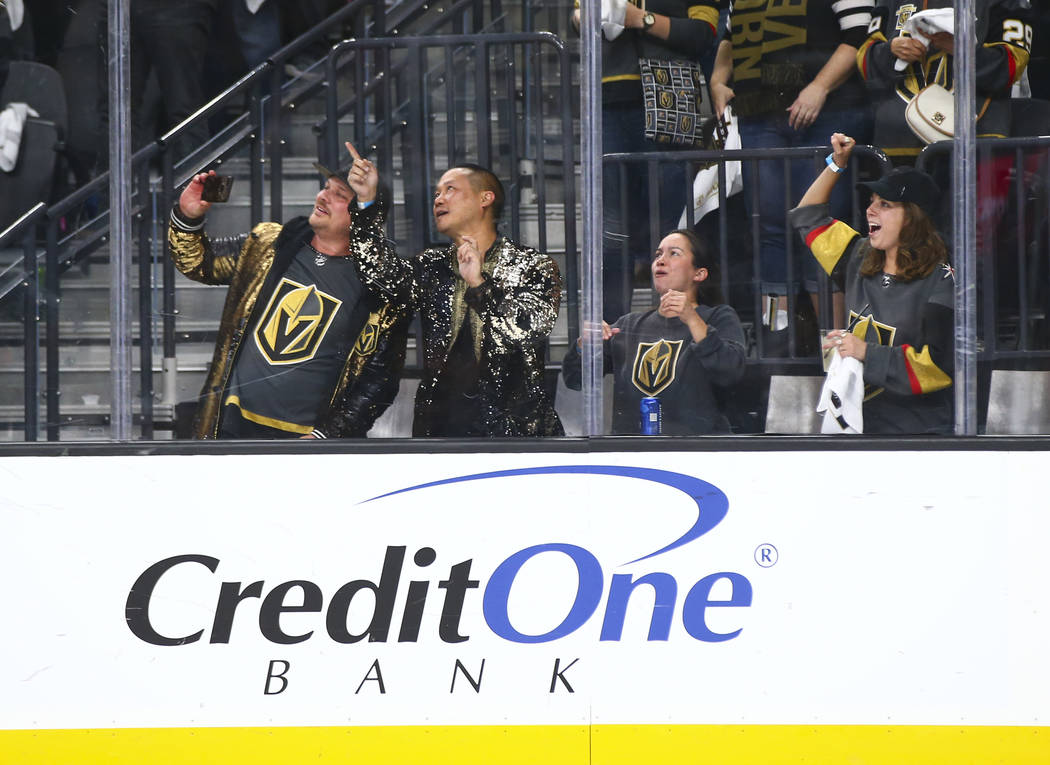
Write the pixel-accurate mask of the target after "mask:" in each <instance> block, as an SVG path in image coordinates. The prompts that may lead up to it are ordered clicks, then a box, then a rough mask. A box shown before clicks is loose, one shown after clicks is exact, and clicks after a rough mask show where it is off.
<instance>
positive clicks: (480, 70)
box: [474, 38, 492, 167]
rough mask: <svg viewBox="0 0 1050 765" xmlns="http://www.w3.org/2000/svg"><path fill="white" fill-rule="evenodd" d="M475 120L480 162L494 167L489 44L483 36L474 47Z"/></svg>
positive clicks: (482, 164) (485, 165)
mask: <svg viewBox="0 0 1050 765" xmlns="http://www.w3.org/2000/svg"><path fill="white" fill-rule="evenodd" d="M474 98H475V99H476V101H475V106H474V121H475V123H476V124H477V135H478V164H479V165H481V166H482V167H492V127H491V125H490V124H489V115H490V113H491V105H490V104H489V44H488V42H486V40H485V39H484V38H481V39H480V40H479V41H478V43H477V46H476V47H475V49H474Z"/></svg>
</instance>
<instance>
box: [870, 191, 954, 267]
mask: <svg viewBox="0 0 1050 765" xmlns="http://www.w3.org/2000/svg"><path fill="white" fill-rule="evenodd" d="M901 205H902V206H903V207H904V222H903V223H902V224H901V235H900V243H899V244H898V246H897V273H896V274H894V276H895V277H896V279H897V280H898V281H902V282H910V281H913V280H915V279H922V278H924V277H926V276H929V275H930V274H932V273H933V270H934V269H935V268H937V266H939V265H941V264H942V263H947V262H948V248H947V247H946V246H945V244H944V240H943V239H941V235H940V234H938V233H937V228H936V226H934V225H933V221H932V220H931V219H930V216H928V215H927V214H926V213H925V212H923V209H922V208H921V207H919V206H918V205H917V204H915V203H914V202H901ZM885 267H886V253H885V251H883V250H877V249H875V248H874V247H872V248H870V249H869V250H868V253H867V254H866V255H865V256H864V261H863V262H862V263H861V265H860V275H861V276H878V275H879V274H881V273H882V270H883V268H885Z"/></svg>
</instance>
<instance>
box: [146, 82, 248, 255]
mask: <svg viewBox="0 0 1050 765" xmlns="http://www.w3.org/2000/svg"><path fill="white" fill-rule="evenodd" d="M261 94H262V82H256V83H254V84H253V85H252V95H251V102H250V107H249V108H250V110H251V122H252V132H251V135H250V137H249V138H248V141H249V150H248V151H249V158H250V159H249V161H250V162H251V167H250V168H249V169H248V182H249V184H250V186H251V196H252V201H251V225H252V228H255V226H256V225H257V224H259V223H261V222H262V218H263V212H262V211H263V193H264V192H263V188H264V187H263V174H264V170H265V161H266V160H265V156H264V149H265V146H264V144H263V108H262V97H261ZM166 238H167V237H165V239H166Z"/></svg>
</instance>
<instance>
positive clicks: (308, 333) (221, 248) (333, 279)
mask: <svg viewBox="0 0 1050 765" xmlns="http://www.w3.org/2000/svg"><path fill="white" fill-rule="evenodd" d="M319 170H322V175H324V176H327V179H326V183H325V187H324V188H323V189H321V191H320V192H318V194H317V197H316V199H315V205H314V209H313V210H312V211H311V214H310V216H309V218H304V217H297V218H293V219H292V220H290V221H288V223H286V224H285V225H281V224H279V223H260V224H259V225H257V226H255V228H254V229H252V231H251V233H249V234H242V235H240V236H236V237H231V238H229V239H222V240H211V239H209V238H208V236H207V234H206V233H205V231H204V215H205V213H206V212H207V209H208V207H209V206H210V205H209V203H208V202H205V201H203V200H202V199H201V193H202V190H203V182H204V180H205V179H206V177H207V175H208V174H201V175H198V176H195V177H194V178H193V179H192V180H191V181H190V183H189V184H188V185H187V187H186V189H185V190H184V191H183V192H182V195H181V196H180V198H179V201H178V202H177V203H176V204H175V206H174V209H173V210H172V215H171V224H170V227H169V231H168V242H169V245H170V247H171V253H172V258H173V260H174V262H175V266H176V268H178V269H179V271H181V272H182V273H183V274H185V275H186V276H188V277H189V278H191V279H193V280H195V281H198V282H203V283H204V284H214V285H228V286H229V290H228V292H227V294H226V303H225V305H224V307H223V312H222V319H221V321H220V324H219V333H218V340H217V342H216V346H215V353H214V356H213V358H212V363H211V367H210V369H209V371H208V376H207V379H206V380H205V383H204V387H203V389H202V390H201V394H200V399H199V402H198V408H197V414H196V417H195V419H194V434H195V436H196V437H197V438H295V437H304V436H311V435H312V436H313V437H315V438H324V437H327V436H329V435H340V436H347V437H349V436H352V437H364V435H365V434H366V433H367V432H368V430H369V428H371V427H372V424H373V423H374V422H375V420H376V418H378V417H379V415H380V414H382V413H383V411H384V410H385V409H386V408H387V406H389V404H390V403H391V402H392V401H393V399H394V396H395V395H396V394H397V390H398V378H399V376H400V373H401V370H402V368H403V366H404V358H405V344H406V338H407V329H408V323H409V319H410V316H409V314H408V313H407V312H406V311H405V310H403V308H402V307H400V306H396V305H390V304H388V303H386V302H384V301H382V300H380V299H377V298H376V297H375V296H374V295H372V294H371V293H370V292H369V291H368V290H366V289H365V288H364V286H363V285H362V284H361V281H360V279H359V277H358V276H357V273H356V269H355V268H354V265H353V263H352V262H351V261H350V260H349V258H347V257H346V255H347V252H348V249H347V248H348V245H349V234H348V232H349V231H351V230H355V231H356V230H357V229H359V228H360V227H361V226H368V227H371V228H373V229H374V230H375V232H376V235H378V236H381V234H382V226H383V220H384V218H383V212H380V211H375V212H378V213H379V214H378V215H376V214H373V215H370V216H368V217H367V218H364V217H362V216H361V215H360V212H361V209H360V207H361V206H362V205H363V203H361V202H360V201H357V200H354V197H353V192H352V191H351V190H350V188H349V187H348V186H347V184H346V181H345V180H343V178H342V177H341V176H340V175H336V174H333V173H329V172H327V171H324V170H323V168H320V166H319ZM213 172H214V171H213Z"/></svg>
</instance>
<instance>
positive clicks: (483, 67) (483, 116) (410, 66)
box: [325, 32, 579, 341]
mask: <svg viewBox="0 0 1050 765" xmlns="http://www.w3.org/2000/svg"><path fill="white" fill-rule="evenodd" d="M497 46H506V47H513V46H522V47H526V46H549V48H550V49H551V50H552V51H553V53H554V54H555V55H556V56H557V60H558V67H559V71H558V82H559V83H561V84H560V86H559V87H561V88H562V89H563V91H564V92H562V93H561V97H559V98H558V99H557V100H558V104H559V115H558V119H559V125H560V132H559V135H558V136H557V138H558V139H559V141H560V149H561V152H560V154H561V156H560V158H559V161H560V163H561V168H562V177H563V179H564V181H565V182H564V192H563V197H562V207H563V213H564V241H565V254H566V258H565V262H566V274H565V286H566V296H567V301H566V303H567V310H568V314H569V328H570V329H569V334H570V340H571V341H575V337H576V332H577V331H578V327H579V305H578V300H577V298H576V295H577V293H578V290H579V265H578V253H577V242H576V224H575V218H576V189H575V181H574V178H575V169H574V168H575V165H574V156H573V147H574V145H575V141H574V139H573V128H572V111H571V108H572V104H571V92H569V91H568V89H569V88H570V87H571V85H570V83H571V70H570V59H569V54H568V51H567V49H566V46H565V44H564V42H563V41H562V40H561V39H560V38H558V37H557V36H555V35H553V34H551V33H549V32H532V33H527V32H521V33H510V34H498V33H489V34H469V35H434V36H427V37H398V38H372V39H368V40H344V41H343V42H341V43H338V44H337V45H335V46H333V48H332V50H331V52H330V53H329V55H328V59H327V62H326V70H325V72H326V78H327V80H328V82H330V83H334V85H333V86H331V87H330V88H329V90H328V97H327V100H326V108H327V111H326V121H327V122H328V124H329V125H333V126H334V125H336V124H337V123H338V115H339V111H340V107H339V97H338V74H339V72H340V71H341V69H340V67H345V66H348V65H349V63H353V62H356V61H359V60H360V56H354V57H353V59H352V61H351V62H349V63H348V62H341V61H340V58H341V54H343V53H344V52H354V53H357V52H364V51H375V52H376V53H377V55H378V56H379V57H380V61H379V62H378V65H377V72H378V73H380V75H382V76H379V75H377V76H376V77H375V78H374V80H372V81H370V82H366V81H365V80H364V79H363V73H362V72H360V70H356V71H355V89H359V92H360V91H363V92H372V93H374V94H375V95H376V96H377V98H381V99H382V101H383V102H384V103H386V104H390V103H391V102H392V101H393V99H394V96H393V89H394V80H393V78H392V77H389V76H386V73H387V72H390V71H393V70H394V69H395V67H393V66H391V65H390V52H391V51H393V50H406V51H408V52H409V57H408V62H407V63H405V65H404V66H403V67H400V71H401V72H402V73H408V75H407V76H408V79H409V80H410V81H411V82H413V83H414V88H415V89H414V90H409V91H408V95H406V96H405V99H406V100H407V101H412V100H414V98H413V97H414V96H415V95H418V93H417V91H421V90H422V89H423V82H424V77H423V75H424V67H423V63H422V51H423V50H425V49H428V48H440V49H442V50H444V51H445V67H446V70H445V72H444V74H445V77H444V87H445V104H446V110H447V113H446V130H447V132H448V141H449V146H448V151H449V152H450V153H449V156H448V162H449V163H454V162H456V161H463V160H465V159H466V157H464V156H456V154H457V152H458V153H460V154H462V147H460V146H456V145H454V143H453V142H454V130H453V127H452V126H453V125H455V114H454V111H453V110H454V106H453V104H454V102H455V97H454V94H453V93H452V89H453V88H454V85H455V78H454V77H453V70H452V68H451V66H450V61H449V59H450V57H451V55H452V51H454V50H458V49H474V50H476V52H477V56H476V61H477V63H478V66H479V67H480V73H479V74H478V76H477V77H476V78H475V92H474V93H473V96H474V100H473V104H474V114H475V120H474V123H475V135H474V140H473V144H474V146H475V147H476V154H475V156H474V157H471V158H470V159H471V161H475V162H477V163H478V164H481V165H483V166H487V167H488V166H492V162H493V159H494V157H493V147H492V140H493V135H492V130H491V126H490V125H489V120H488V118H487V115H488V114H489V111H490V99H489V85H490V83H491V78H490V76H489V71H488V66H489V61H490V57H489V51H490V50H491V49H492V48H494V47H497ZM513 79H514V78H513V77H509V78H508V80H507V81H508V82H511V81H513ZM535 81H536V82H537V83H539V82H540V77H538V76H537V77H536V78H535ZM407 87H408V86H406V89H407ZM369 89H371V90H369ZM355 100H356V101H357V102H358V103H361V102H362V101H363V100H364V99H363V98H360V97H358V98H356V99H355ZM422 100H424V99H420V101H422ZM508 100H512V99H510V97H508ZM408 123H409V124H408V125H407V126H406V127H405V133H404V135H403V138H404V144H405V154H406V155H407V156H410V157H413V160H414V161H412V162H411V163H406V164H408V165H409V166H411V167H413V168H420V169H423V170H424V173H423V174H422V175H421V176H420V177H418V178H415V179H414V181H413V182H411V183H409V182H408V181H407V180H406V183H405V187H406V188H405V204H406V206H407V207H408V212H407V217H408V218H409V220H412V221H417V222H419V221H429V220H430V201H429V200H430V190H431V188H432V185H433V184H432V183H431V179H429V178H428V177H427V174H426V173H427V172H428V171H430V170H431V169H433V168H432V167H431V165H432V162H431V161H430V160H431V159H432V157H431V155H430V154H429V153H428V150H427V146H428V143H427V140H426V132H425V131H426V124H427V121H426V119H425V118H424V114H422V113H419V112H418V111H417V113H416V114H414V115H413V117H412V119H410V120H409V121H408ZM365 124H366V120H365V119H364V118H363V115H362V116H361V117H359V118H358V119H355V120H354V129H355V131H356V134H355V136H354V140H355V142H356V143H357V145H359V146H362V147H366V146H370V145H371V143H372V141H370V140H369V138H374V137H375V136H367V135H366V134H365V133H364V130H365ZM516 130H517V126H515V125H512V126H510V127H509V138H510V152H509V155H508V156H506V157H502V159H503V161H504V162H505V163H506V165H507V166H508V167H511V168H514V169H515V172H516V168H517V164H518V160H519V158H520V156H519V154H518V150H517V139H516ZM537 132H538V133H539V135H533V134H530V135H531V137H532V138H534V139H535V146H536V150H537V152H538V154H537V156H536V157H535V158H536V163H537V167H538V169H539V175H538V180H537V184H536V186H537V192H538V193H537V208H538V213H537V217H538V220H539V222H540V224H541V225H540V226H539V241H538V242H536V243H535V244H536V245H537V246H538V247H539V248H540V249H541V250H546V249H547V238H546V237H547V231H546V227H545V226H544V225H542V224H543V222H544V221H545V220H546V214H547V198H546V193H547V190H546V183H545V182H544V180H545V178H544V175H543V173H544V172H545V171H544V169H543V165H544V157H543V139H544V136H543V135H542V118H541V119H540V130H539V131H537ZM393 138H394V132H393V131H392V130H388V131H387V132H386V133H385V134H384V135H383V138H382V140H379V141H378V142H377V143H378V144H379V145H378V147H377V148H378V154H379V165H380V167H381V168H385V169H386V170H387V172H389V171H390V170H391V169H392V168H393V166H394V149H393ZM338 140H339V137H338V134H337V130H335V129H334V128H333V129H330V130H328V131H327V133H326V143H327V149H326V152H325V157H326V159H328V161H329V162H330V163H331V164H332V165H333V166H335V165H337V164H338V162H337V157H338V156H339V155H340V147H339V144H338ZM512 185H513V182H512ZM508 192H511V190H510V189H508ZM507 208H508V210H509V211H510V213H511V224H510V225H511V236H512V237H513V238H518V235H519V228H520V220H519V218H518V205H515V204H508V205H507ZM389 225H390V226H393V221H390V224H389ZM425 230H426V229H425V228H424V226H423V224H421V223H420V224H419V225H418V226H416V227H413V229H412V230H411V231H410V232H409V234H408V237H407V239H406V238H405V237H399V238H398V241H399V242H404V243H406V244H407V248H408V250H410V251H418V250H420V249H422V248H423V247H425V246H427V245H429V244H430V243H431V241H430V236H429V235H428V234H426V233H425Z"/></svg>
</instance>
